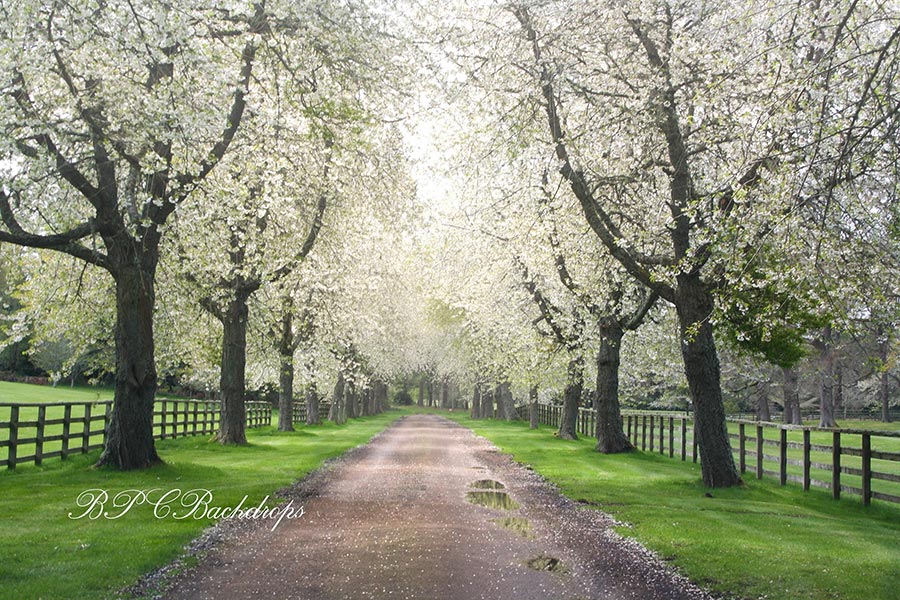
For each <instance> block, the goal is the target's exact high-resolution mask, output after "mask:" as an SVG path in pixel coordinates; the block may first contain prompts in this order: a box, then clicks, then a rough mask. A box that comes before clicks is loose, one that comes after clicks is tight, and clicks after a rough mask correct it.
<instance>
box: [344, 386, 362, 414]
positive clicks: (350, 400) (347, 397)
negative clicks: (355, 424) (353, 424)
mask: <svg viewBox="0 0 900 600" xmlns="http://www.w3.org/2000/svg"><path fill="white" fill-rule="evenodd" d="M358 406H359V392H358V391H357V389H356V383H353V382H351V383H348V384H347V393H346V394H344V408H345V410H346V411H347V418H348V419H355V418H356V417H357V416H358V412H359V411H358V410H357V408H358Z"/></svg>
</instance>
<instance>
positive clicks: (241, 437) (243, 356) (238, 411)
mask: <svg viewBox="0 0 900 600" xmlns="http://www.w3.org/2000/svg"><path fill="white" fill-rule="evenodd" d="M248 298H249V293H247V292H245V291H243V290H239V291H237V293H235V295H234V297H233V298H232V299H231V300H230V301H229V302H228V306H227V307H226V309H225V311H224V312H223V314H222V316H223V317H224V319H222V372H221V374H220V379H219V381H220V384H219V389H220V390H221V393H222V410H221V415H220V417H219V435H218V437H217V439H218V441H219V443H220V444H246V443H247V434H246V427H247V409H246V406H245V405H244V394H245V391H246V390H245V379H244V378H245V376H246V375H245V369H246V366H247V322H248V316H249V310H248V308H247V300H248Z"/></svg>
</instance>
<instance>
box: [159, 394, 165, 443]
mask: <svg viewBox="0 0 900 600" xmlns="http://www.w3.org/2000/svg"><path fill="white" fill-rule="evenodd" d="M166 404H167V401H166V399H165V398H163V399H162V413H161V414H160V422H159V438H160V439H161V440H164V439H166Z"/></svg>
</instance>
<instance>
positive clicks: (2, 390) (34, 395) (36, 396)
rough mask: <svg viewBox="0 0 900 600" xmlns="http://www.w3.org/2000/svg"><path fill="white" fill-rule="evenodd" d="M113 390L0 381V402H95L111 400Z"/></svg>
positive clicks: (109, 388) (108, 388) (83, 386)
mask: <svg viewBox="0 0 900 600" xmlns="http://www.w3.org/2000/svg"><path fill="white" fill-rule="evenodd" d="M114 391H115V390H113V388H111V387H90V386H86V385H77V386H75V387H69V386H68V385H64V384H59V385H58V386H56V387H52V386H49V385H33V384H29V383H12V382H9V381H0V402H96V401H97V400H112V398H113V393H114Z"/></svg>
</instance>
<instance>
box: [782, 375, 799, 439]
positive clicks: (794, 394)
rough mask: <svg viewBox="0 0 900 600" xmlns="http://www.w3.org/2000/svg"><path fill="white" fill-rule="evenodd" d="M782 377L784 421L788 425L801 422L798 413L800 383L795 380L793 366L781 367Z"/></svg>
mask: <svg viewBox="0 0 900 600" xmlns="http://www.w3.org/2000/svg"><path fill="white" fill-rule="evenodd" d="M781 375H782V377H783V379H784V383H783V385H784V422H785V423H788V424H790V425H801V424H803V416H802V415H801V414H800V385H799V383H798V381H797V379H798V377H797V370H796V369H794V368H793V367H782V368H781Z"/></svg>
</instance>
